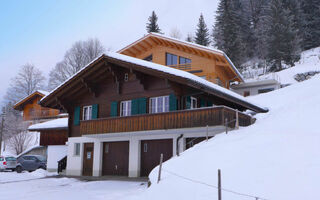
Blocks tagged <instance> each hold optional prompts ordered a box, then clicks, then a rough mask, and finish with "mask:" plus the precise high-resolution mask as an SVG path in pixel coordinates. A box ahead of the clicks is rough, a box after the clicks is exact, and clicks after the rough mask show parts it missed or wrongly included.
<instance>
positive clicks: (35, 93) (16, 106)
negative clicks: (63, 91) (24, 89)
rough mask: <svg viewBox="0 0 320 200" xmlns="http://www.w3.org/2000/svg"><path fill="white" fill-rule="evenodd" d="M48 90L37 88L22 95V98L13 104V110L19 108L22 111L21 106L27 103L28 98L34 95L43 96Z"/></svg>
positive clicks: (30, 98)
mask: <svg viewBox="0 0 320 200" xmlns="http://www.w3.org/2000/svg"><path fill="white" fill-rule="evenodd" d="M48 94H49V92H47V91H44V90H37V91H35V92H33V93H32V94H30V95H28V96H26V97H24V98H23V99H21V100H20V101H18V102H17V103H16V104H15V105H14V106H13V108H14V109H15V110H20V111H22V110H23V107H24V105H25V104H27V103H28V102H29V101H30V100H32V99H33V98H34V97H36V96H37V95H38V96H40V97H44V96H46V95H48Z"/></svg>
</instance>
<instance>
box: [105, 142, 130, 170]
mask: <svg viewBox="0 0 320 200" xmlns="http://www.w3.org/2000/svg"><path fill="white" fill-rule="evenodd" d="M128 170H129V142H128V141H121V142H104V143H103V162H102V175H117V176H128Z"/></svg>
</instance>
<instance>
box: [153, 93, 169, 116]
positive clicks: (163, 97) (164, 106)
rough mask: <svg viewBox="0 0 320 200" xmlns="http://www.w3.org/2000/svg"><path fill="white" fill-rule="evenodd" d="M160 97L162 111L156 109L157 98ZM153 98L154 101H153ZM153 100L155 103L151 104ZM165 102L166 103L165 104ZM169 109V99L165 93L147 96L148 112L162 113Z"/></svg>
mask: <svg viewBox="0 0 320 200" xmlns="http://www.w3.org/2000/svg"><path fill="white" fill-rule="evenodd" d="M160 98H162V111H160V112H159V111H158V107H159V106H158V102H159V101H158V100H159V99H160ZM153 100H155V101H153ZM153 102H155V105H154V106H152V103H153ZM166 102H167V103H168V104H166ZM152 108H154V111H155V112H153V109H152ZM169 111H170V99H169V95H165V96H158V97H150V98H149V113H150V114H156V113H164V112H169Z"/></svg>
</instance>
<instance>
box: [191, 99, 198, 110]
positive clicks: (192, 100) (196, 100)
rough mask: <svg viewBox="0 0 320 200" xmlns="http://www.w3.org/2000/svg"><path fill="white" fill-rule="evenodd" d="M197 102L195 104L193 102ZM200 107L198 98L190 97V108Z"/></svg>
mask: <svg viewBox="0 0 320 200" xmlns="http://www.w3.org/2000/svg"><path fill="white" fill-rule="evenodd" d="M194 102H195V105H194V104H193V103H194ZM195 108H198V99H197V98H195V97H190V109H195Z"/></svg>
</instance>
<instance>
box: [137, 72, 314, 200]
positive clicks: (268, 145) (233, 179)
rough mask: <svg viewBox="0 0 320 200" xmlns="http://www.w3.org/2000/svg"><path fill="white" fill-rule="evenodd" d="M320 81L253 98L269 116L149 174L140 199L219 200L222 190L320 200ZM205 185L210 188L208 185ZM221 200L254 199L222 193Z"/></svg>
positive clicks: (272, 196)
mask: <svg viewBox="0 0 320 200" xmlns="http://www.w3.org/2000/svg"><path fill="white" fill-rule="evenodd" d="M319 91H320V75H316V76H314V77H313V78H312V79H310V80H307V81H304V82H301V83H296V84H294V85H292V86H289V87H286V88H283V89H280V90H277V91H274V92H270V93H266V94H262V95H258V96H254V97H250V98H251V100H252V101H256V102H258V103H259V104H262V105H265V106H268V107H269V109H270V111H269V112H268V113H266V114H259V115H257V116H256V117H257V122H256V123H255V124H254V125H252V126H250V127H246V128H240V129H239V130H236V131H231V132H230V133H229V134H228V135H225V134H220V135H217V136H216V137H214V138H212V139H210V140H209V141H208V142H202V143H200V144H198V145H196V146H195V147H194V148H191V149H189V150H187V151H185V152H183V153H182V154H181V156H180V157H174V158H173V159H171V160H169V161H168V162H166V163H164V166H163V169H164V170H163V172H162V180H161V181H160V183H159V184H157V181H156V179H157V173H158V168H156V169H154V170H153V171H152V173H151V174H150V179H151V181H152V185H151V187H150V188H149V189H148V190H147V191H146V192H144V193H143V195H142V196H141V197H139V199H159V200H163V199H184V200H195V199H210V200H211V199H217V190H216V188H214V187H211V186H217V170H218V169H221V172H222V188H224V189H227V190H232V191H235V192H239V193H243V194H249V195H252V196H257V197H262V198H265V199H274V200H275V199H279V200H280V199H281V200H295V199H297V200H301V199H320V192H319V189H320V128H319V126H318V125H319V119H320V118H319V114H320V92H319ZM197 181H200V182H202V183H206V184H209V185H211V186H208V185H204V184H201V183H199V182H197ZM222 197H223V198H222V199H227V200H233V199H234V200H242V199H255V198H252V197H247V196H241V195H238V194H234V193H231V192H227V191H223V192H222Z"/></svg>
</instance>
